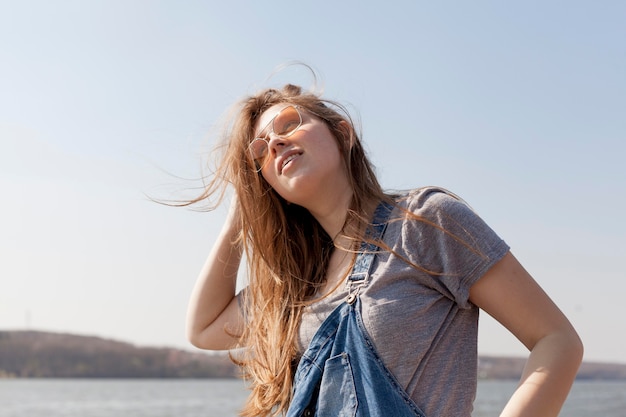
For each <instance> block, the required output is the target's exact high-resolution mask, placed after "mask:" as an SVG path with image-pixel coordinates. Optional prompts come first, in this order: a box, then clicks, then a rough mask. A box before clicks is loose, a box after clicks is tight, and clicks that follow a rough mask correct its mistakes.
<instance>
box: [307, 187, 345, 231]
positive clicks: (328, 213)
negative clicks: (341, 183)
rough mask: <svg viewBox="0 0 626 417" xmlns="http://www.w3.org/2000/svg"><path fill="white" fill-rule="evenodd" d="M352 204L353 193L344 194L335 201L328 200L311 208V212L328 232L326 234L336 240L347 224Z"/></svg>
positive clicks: (339, 195)
mask: <svg viewBox="0 0 626 417" xmlns="http://www.w3.org/2000/svg"><path fill="white" fill-rule="evenodd" d="M351 203H352V192H351V191H350V192H343V193H340V194H338V195H337V196H336V198H334V199H330V198H329V199H326V202H325V203H324V204H320V205H319V206H317V207H315V208H309V211H310V212H311V214H312V215H313V217H315V218H316V219H317V221H318V222H319V223H320V225H321V226H322V227H323V228H324V230H326V233H328V235H329V236H330V237H332V238H333V240H335V239H337V237H338V236H339V235H340V233H341V231H342V229H343V227H344V225H345V223H346V218H347V216H348V210H349V208H350V204H351Z"/></svg>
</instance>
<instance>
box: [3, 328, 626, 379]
mask: <svg viewBox="0 0 626 417" xmlns="http://www.w3.org/2000/svg"><path fill="white" fill-rule="evenodd" d="M524 362H525V360H524V359H522V358H509V357H494V356H480V357H479V362H478V375H479V377H480V378H482V379H518V378H519V377H520V375H521V373H522V369H523V368H524ZM239 374H240V372H239V370H238V368H237V367H236V366H235V365H233V363H232V362H231V361H230V359H229V358H228V355H226V354H225V353H221V354H209V353H203V352H191V351H186V350H182V349H173V348H155V347H138V346H135V345H132V344H130V343H124V342H119V341H115V340H109V339H103V338H99V337H92V336H80V335H73V334H63V333H50V332H37V331H0V377H18V378H234V377H237V376H238V375H239ZM578 378H579V379H604V380H607V379H608V380H617V379H620V380H626V364H614V363H588V362H586V363H583V365H582V366H581V368H580V371H579V373H578Z"/></svg>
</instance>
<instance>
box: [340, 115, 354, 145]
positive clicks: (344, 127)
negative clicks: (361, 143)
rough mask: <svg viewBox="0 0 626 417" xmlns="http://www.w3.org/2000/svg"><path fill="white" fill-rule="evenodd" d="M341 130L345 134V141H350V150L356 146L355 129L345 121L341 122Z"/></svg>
mask: <svg viewBox="0 0 626 417" xmlns="http://www.w3.org/2000/svg"><path fill="white" fill-rule="evenodd" d="M339 129H340V130H341V133H343V137H344V140H346V141H349V142H350V143H348V146H349V147H350V149H352V147H353V146H354V128H353V127H352V125H351V124H350V123H348V122H347V121H345V120H342V121H340V122H339Z"/></svg>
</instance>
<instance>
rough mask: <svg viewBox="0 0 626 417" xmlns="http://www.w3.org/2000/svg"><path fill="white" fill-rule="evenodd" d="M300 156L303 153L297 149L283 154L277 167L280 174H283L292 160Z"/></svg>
mask: <svg viewBox="0 0 626 417" xmlns="http://www.w3.org/2000/svg"><path fill="white" fill-rule="evenodd" d="M300 155H302V152H301V151H299V150H296V149H293V150H290V151H287V152H285V153H284V154H282V155H281V157H280V158H279V159H278V161H277V162H278V163H277V166H278V168H279V169H278V172H279V173H281V174H282V173H283V169H284V168H285V166H287V164H288V163H289V162H291V161H292V160H294V159H295V158H297V157H298V156H300Z"/></svg>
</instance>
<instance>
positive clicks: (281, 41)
mask: <svg viewBox="0 0 626 417" xmlns="http://www.w3.org/2000/svg"><path fill="white" fill-rule="evenodd" d="M216 4H217V5H216ZM625 19H626V3H624V2H620V1H603V2H593V1H584V2H581V1H552V2H540V1H527V2H515V3H512V2H499V1H475V2H461V1H458V2H445V3H444V2H426V1H405V2H391V3H389V2H388V3H385V4H383V3H382V2H376V3H374V2H367V1H358V2H357V1H317V2H294V1H275V2H253V1H248V2H242V1H228V2H226V1H222V2H210V1H174V0H171V1H147V0H143V1H139V0H123V1H122V0H110V1H79V0H76V1H66V0H57V1H54V2H50V1H44V0H40V1H26V0H24V1H11V0H0V187H1V189H2V204H1V205H0V210H1V212H0V213H1V216H0V257H1V261H0V329H21V328H25V327H27V328H31V329H39V330H51V331H65V332H72V333H81V334H91V335H99V336H103V337H111V338H116V339H121V340H125V341H129V342H132V343H136V344H140V345H168V346H177V347H185V348H188V347H189V345H188V344H187V342H186V340H185V337H184V316H185V309H186V304H187V298H188V296H189V293H190V291H191V288H192V285H193V283H194V281H195V278H196V275H197V273H198V271H199V269H200V267H201V265H202V263H203V261H204V258H205V256H206V254H207V253H208V251H209V249H210V247H211V245H212V243H213V241H214V239H215V237H216V232H217V231H218V230H219V228H220V226H221V223H222V220H223V216H224V212H223V210H219V211H217V212H214V213H198V212H193V211H190V210H186V209H176V208H169V207H163V206H160V205H157V204H155V203H152V202H150V201H148V199H146V198H145V196H144V194H145V193H148V194H151V195H155V196H157V197H165V198H167V197H172V196H176V195H179V194H177V193H178V192H182V191H184V190H185V189H188V188H189V187H194V186H197V185H198V183H197V182H195V181H187V180H185V179H184V178H195V177H198V175H199V174H200V172H201V166H202V157H203V155H204V154H205V151H206V150H207V149H208V148H209V147H210V145H211V140H212V136H211V132H212V128H213V127H214V124H215V123H216V121H217V120H218V119H219V117H220V116H221V115H222V114H223V112H224V111H225V109H226V108H227V106H229V105H230V104H231V103H233V102H234V101H235V100H237V99H239V98H240V97H242V96H243V95H244V94H246V93H249V92H252V91H254V90H255V89H256V88H257V87H259V86H264V85H267V82H266V78H267V77H268V76H269V75H270V74H271V73H272V71H273V70H274V69H275V68H276V67H277V66H278V65H280V64H282V63H285V62H288V61H291V60H300V61H304V62H306V63H308V64H310V65H312V66H313V67H315V68H316V69H317V70H318V71H319V74H320V81H321V82H323V84H324V85H325V91H326V95H327V97H329V98H334V99H338V100H340V101H342V102H344V103H346V104H348V105H349V106H351V108H352V109H353V110H354V114H355V115H356V116H357V117H359V118H360V119H361V121H362V123H361V124H362V129H363V133H364V134H363V136H364V140H365V143H366V145H367V147H368V149H369V152H370V154H371V157H372V159H373V161H374V163H375V164H376V166H377V169H378V172H379V174H380V177H381V180H382V182H383V184H384V185H385V187H387V188H411V187H417V186H422V185H430V184H434V185H441V186H444V187H447V188H449V189H451V190H452V191H454V192H456V193H457V194H460V195H461V196H462V197H463V198H465V199H466V200H467V201H468V202H469V203H470V204H471V205H472V206H473V207H474V208H475V209H476V210H477V211H478V212H479V214H480V215H481V216H482V217H483V218H484V219H485V220H486V221H487V222H488V223H489V224H490V225H491V226H492V227H493V228H494V229H495V230H496V231H497V232H498V233H499V234H500V235H501V236H502V237H503V238H504V239H505V240H506V241H507V242H508V243H509V245H510V246H511V247H512V249H513V252H514V253H515V254H516V255H517V257H518V258H519V259H520V260H521V261H522V262H523V263H524V265H525V266H526V267H527V269H529V270H530V272H531V273H532V274H533V275H534V276H535V278H536V279H537V280H538V281H539V282H540V283H541V285H542V286H543V287H544V288H545V289H546V290H547V291H548V293H549V294H550V295H551V296H552V297H553V298H554V299H555V300H556V301H557V303H558V304H559V305H560V306H561V308H562V309H563V310H564V311H565V313H566V314H567V315H568V316H569V317H570V319H571V320H572V322H573V323H574V325H575V326H576V327H577V329H578V330H579V331H580V333H581V335H582V337H583V338H584V341H585V344H586V359H587V360H600V361H620V362H624V363H626V322H625V321H624V312H623V308H622V305H623V299H624V293H626V272H625V268H624V266H623V265H622V264H623V261H624V260H625V259H626V250H625V247H626V245H625V243H624V242H625V240H626V222H625V221H624V217H623V216H624V213H626V164H625V163H624V161H623V160H624V156H625V155H626V145H625V144H624V143H625V140H626V122H625V121H626V42H625V40H626V25H624V21H625ZM286 81H290V82H295V83H302V84H305V85H306V86H308V85H310V82H311V80H310V77H309V76H308V75H307V74H306V73H305V72H303V71H301V70H298V69H288V70H285V71H283V72H281V73H280V74H279V75H278V76H276V77H274V78H273V79H272V80H271V83H272V84H276V83H282V82H286ZM481 327H482V328H481V338H480V346H479V348H480V352H481V353H484V354H499V355H520V354H524V349H523V348H522V347H521V346H520V344H519V343H518V342H517V341H516V340H515V339H514V338H513V337H512V336H510V335H509V334H508V333H507V332H506V331H505V330H503V329H501V328H499V326H498V325H497V324H495V323H494V322H493V321H491V320H490V319H488V318H487V316H486V315H483V319H482V323H481Z"/></svg>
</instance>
